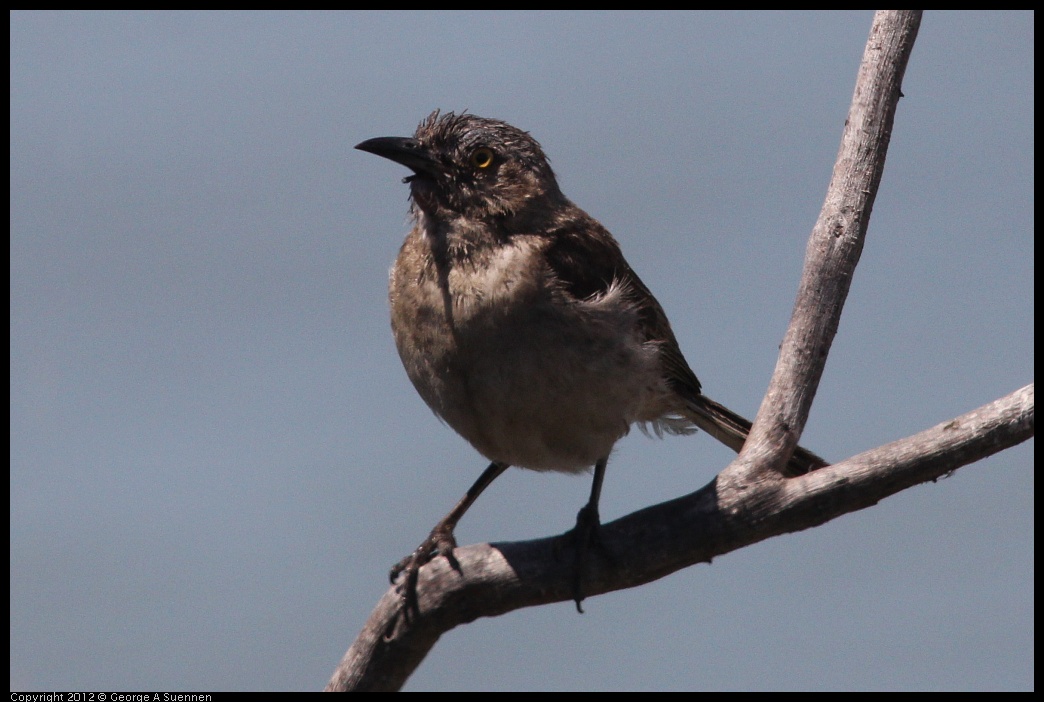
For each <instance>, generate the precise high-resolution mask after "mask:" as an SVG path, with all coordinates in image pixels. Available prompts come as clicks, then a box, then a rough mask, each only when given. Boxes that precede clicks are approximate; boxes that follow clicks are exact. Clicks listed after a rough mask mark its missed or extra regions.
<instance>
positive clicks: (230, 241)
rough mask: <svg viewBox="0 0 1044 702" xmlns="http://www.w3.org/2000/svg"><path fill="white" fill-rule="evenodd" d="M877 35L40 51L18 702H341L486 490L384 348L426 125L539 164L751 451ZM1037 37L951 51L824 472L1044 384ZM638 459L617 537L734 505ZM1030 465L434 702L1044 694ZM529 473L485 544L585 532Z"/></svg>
mask: <svg viewBox="0 0 1044 702" xmlns="http://www.w3.org/2000/svg"><path fill="white" fill-rule="evenodd" d="M870 22H871V13H870V12H848V13H812V14H808V13H804V12H792V13H753V14H747V13H723V14H719V13H681V14H660V13H656V14H649V13H637V14H622V13H496V14H473V13H430V14H425V13H401V14H393V13H366V14H360V13H332V14H327V13H317V14H313V13H307V14H305V13H293V14H267V13H262V14H253V13H251V14H242V13H116V14H111V13H87V14H84V13H63V12H29V13H23V12H15V13H13V14H12V15H11V260H12V263H11V686H12V689H37V690H43V689H59V690H68V689H76V690H129V689H184V690H250V689H268V690H284V689H286V690H291V689H304V690H307V689H319V688H321V687H322V686H323V685H324V684H325V683H326V681H327V679H328V677H329V675H330V673H331V672H332V670H333V668H334V666H335V664H336V663H337V661H338V660H339V659H340V657H341V655H342V654H343V653H344V651H345V649H346V648H347V647H348V645H349V644H350V643H351V641H352V640H353V638H354V637H355V635H356V633H357V632H358V630H359V628H360V626H361V625H362V623H363V622H364V621H365V619H366V617H367V616H368V614H369V612H370V610H371V608H372V607H373V605H374V604H375V602H376V601H377V599H378V597H379V596H380V595H381V593H382V592H384V590H385V588H386V587H387V582H386V574H387V571H388V567H389V566H390V565H391V564H392V563H393V562H395V561H396V560H398V559H399V558H400V557H401V556H403V555H405V554H406V553H407V552H409V551H410V550H412V549H413V548H414V547H415V546H416V545H417V543H419V541H420V540H421V539H422V538H423V537H424V536H425V535H426V533H427V531H428V530H429V529H430V528H431V526H432V525H433V524H434V523H435V521H437V519H438V518H439V517H441V516H442V515H443V514H444V513H445V512H446V511H447V510H448V509H449V507H450V506H451V505H452V504H453V502H454V501H455V500H456V499H457V498H458V497H459V496H460V495H461V494H463V491H464V490H465V489H466V488H467V487H468V485H470V484H471V482H472V481H473V480H474V479H475V477H477V476H478V474H479V472H480V471H481V470H482V469H483V468H484V467H485V463H484V462H483V460H482V459H481V457H480V456H479V455H478V454H477V453H476V452H475V451H474V450H473V449H472V448H471V447H470V446H469V445H468V444H467V443H466V442H464V441H463V440H462V439H460V438H459V437H457V436H456V435H455V434H454V433H453V431H452V430H450V429H449V428H448V427H446V426H445V425H442V424H440V423H439V421H438V420H437V419H436V418H435V417H434V416H433V415H432V413H431V412H430V411H429V410H428V409H427V408H426V407H425V405H424V404H423V402H422V401H421V400H420V398H419V397H418V396H417V395H416V393H415V392H414V390H413V388H412V387H411V386H410V383H409V381H408V380H407V378H406V375H405V373H404V372H403V371H402V368H401V366H400V363H399V360H398V357H397V355H396V353H395V349H394V346H393V344H392V339H391V334H390V331H389V328H388V321H387V301H386V285H387V277H386V276H387V271H388V267H389V265H390V264H391V261H392V260H393V258H394V256H395V253H396V251H397V249H398V246H399V244H400V242H401V240H402V237H403V235H404V233H405V231H406V208H407V200H406V196H407V189H406V187H405V186H404V185H402V184H401V182H400V179H401V178H402V177H403V176H404V175H406V173H407V172H406V170H405V169H403V168H402V167H401V166H398V165H396V164H393V163H391V162H387V161H384V160H382V159H378V158H375V157H374V156H372V155H369V154H365V153H362V152H357V151H354V150H352V146H353V145H354V144H356V143H357V142H359V141H361V140H363V139H365V138H368V137H373V136H385V135H408V134H410V133H412V131H413V129H414V128H415V126H416V124H417V122H418V121H419V120H420V119H421V118H422V117H424V116H425V115H426V114H428V112H430V111H431V110H432V109H434V108H436V107H439V108H442V109H445V110H457V111H459V110H462V109H468V110H470V111H471V112H474V113H476V114H479V115H483V116H490V117H497V118H500V119H504V120H506V121H509V122H511V123H513V124H516V125H517V126H519V127H521V128H523V129H526V130H528V131H530V132H531V133H532V134H533V135H534V136H535V137H536V138H537V139H538V140H539V141H540V142H541V143H542V144H543V146H544V149H545V151H546V152H547V153H548V154H549V155H550V157H551V161H552V165H553V166H554V167H555V169H556V172H557V174H558V176H559V180H560V182H561V184H562V187H563V190H564V191H565V192H566V194H567V195H569V196H570V197H571V198H572V199H573V200H574V201H575V202H576V203H577V204H579V205H580V206H581V207H583V208H585V209H586V210H587V211H588V212H590V213H591V214H592V215H594V216H595V217H597V218H598V219H600V220H601V221H602V222H603V223H604V224H605V225H606V226H607V227H608V228H609V229H610V230H611V231H612V232H613V233H614V235H615V236H616V237H617V239H618V240H619V241H620V243H621V245H622V247H623V250H624V252H625V253H626V255H627V256H628V259H629V261H630V262H631V264H632V266H633V267H634V268H635V269H636V270H637V272H638V273H639V275H641V277H642V278H643V280H644V281H645V282H646V283H647V284H648V285H649V287H650V288H651V289H652V290H653V291H654V293H655V294H656V295H657V297H658V298H659V300H660V302H661V303H662V304H663V306H664V307H665V309H666V311H667V313H668V315H669V316H670V318H671V320H672V323H673V326H674V329H675V332H676V334H677V336H678V339H679V342H680V344H681V347H682V350H683V351H684V352H685V354H686V357H687V358H688V360H689V363H690V365H691V366H692V367H693V369H694V370H695V371H696V373H697V375H699V377H700V379H701V380H702V381H703V384H704V387H705V390H706V392H707V394H708V395H710V396H711V397H713V398H715V399H717V400H719V401H721V402H723V403H725V404H727V405H729V406H730V407H732V408H733V409H735V410H736V411H739V412H742V413H744V414H747V415H748V416H753V414H754V413H755V412H756V410H757V407H758V404H759V403H760V400H761V396H762V394H763V392H764V389H765V386H766V384H767V382H768V379H769V377H770V375H771V373H772V369H773V365H774V363H775V359H776V354H777V349H778V345H779V342H780V340H781V338H782V335H783V331H784V329H785V326H786V323H787V321H788V319H789V315H790V311H791V306H792V304H793V296H794V293H795V291H796V286H797V280H798V276H799V274H800V270H801V263H802V257H803V253H804V247H805V243H806V240H807V237H808V234H809V232H810V231H811V228H812V225H813V223H814V222H815V219H816V216H817V214H818V211H819V208H820V205H821V203H822V198H823V195H824V193H825V190H826V185H827V181H828V179H829V176H830V171H831V168H832V165H833V161H834V157H835V155H836V153H837V147H838V143H839V139H840V135H841V129H842V125H843V122H844V119H845V114H846V111H847V108H848V105H849V101H850V98H851V95H852V89H853V85H854V80H855V74H856V68H857V66H858V62H859V59H860V57H861V54H862V51H863V47H864V45H865V41H866V37H867V34H868V32H869V28H870ZM1032 63H1033V14H1032V13H1024V12H1023V13H1008V12H928V13H927V14H926V15H925V18H924V21H923V24H922V27H921V32H920V36H919V37H918V40H917V44H916V46H915V47H914V51H913V57H912V59H911V61H910V66H909V69H908V70H907V73H906V79H905V82H904V86H903V89H904V92H905V94H906V97H905V98H904V99H903V100H902V101H901V103H900V106H899V112H898V116H897V118H896V122H895V130H894V133H893V136H892V141H891V149H890V152H889V157H888V162H887V166H886V169H885V174H884V181H883V184H882V187H881V191H880V194H879V196H878V198H877V202H876V205H875V207H874V212H873V217H872V219H871V222H870V231H869V235H868V238H867V244H866V248H865V250H864V252H863V258H862V261H861V264H860V266H859V268H858V269H857V271H856V277H855V280H854V283H853V285H852V290H851V294H850V297H849V300H848V303H847V306H846V308H845V313H844V316H843V317H842V320H841V327H840V331H839V334H838V336H837V339H836V341H835V343H834V346H833V349H832V352H831V356H830V359H829V363H828V365H827V369H826V373H825V374H824V377H823V380H822V384H821V386H820V388H819V393H818V395H817V397H816V402H815V405H814V406H813V409H812V414H811V418H810V421H809V425H808V428H807V429H806V432H805V435H804V438H803V440H802V443H803V444H805V445H806V446H808V447H809V448H811V449H813V450H815V451H816V452H818V453H820V454H822V455H823V456H825V457H827V458H828V459H830V460H835V461H836V460H840V459H843V458H846V457H848V456H851V455H853V454H855V453H857V452H860V451H863V450H866V449H869V448H872V447H875V446H878V445H880V444H882V443H885V442H888V441H892V440H895V439H898V438H902V437H905V436H908V435H910V434H912V433H915V432H917V431H919V430H922V429H925V428H927V427H930V426H933V425H935V424H937V423H939V422H943V421H946V420H948V419H950V418H952V417H954V416H956V415H958V414H961V413H963V412H966V411H968V410H971V409H974V408H975V407H978V406H980V405H982V404H985V403H987V402H989V401H991V400H993V399H995V398H997V397H999V396H1001V395H1005V394H1007V393H1009V392H1011V391H1013V390H1015V389H1017V388H1019V387H1021V386H1023V385H1025V384H1027V383H1029V382H1032V380H1033V303H1032V292H1033V253H1034V245H1033V225H1034V221H1033V195H1032V193H1033V176H1034V171H1033V150H1034V144H1033V140H1034V132H1033V68H1032ZM729 457H730V454H729V452H728V451H727V449H724V448H722V447H721V446H719V445H718V444H717V443H716V442H715V441H713V440H711V439H709V438H708V437H706V436H703V435H697V436H694V437H671V438H668V439H665V440H663V441H657V440H652V439H649V438H646V437H644V436H642V435H641V434H640V433H639V432H633V433H632V435H630V436H629V437H627V438H626V439H624V440H623V441H621V442H620V444H619V445H618V447H617V450H616V451H615V453H614V455H613V457H612V460H611V461H610V465H609V471H608V474H607V478H606V484H605V489H604V491H603V501H602V516H603V518H604V519H605V520H611V519H615V518H617V517H619V516H622V515H624V514H627V513H629V512H632V511H634V510H636V509H639V508H641V507H645V506H647V505H650V504H653V503H656V502H660V501H663V500H666V499H670V498H673V497H677V496H679V495H682V494H686V493H689V492H692V491H694V490H696V489H698V488H699V487H701V486H702V485H704V484H706V483H707V482H708V481H709V480H710V479H711V478H712V477H713V476H714V474H715V473H716V472H717V471H718V470H720V469H721V468H722V467H724V466H725V465H726V463H727V462H728V461H729ZM1032 469H1033V442H1032V441H1030V442H1028V443H1027V444H1024V445H1022V446H1019V447H1017V448H1015V449H1013V450H1009V451H1006V452H1004V453H1001V454H999V455H997V456H995V457H992V458H990V459H987V460H985V461H982V462H980V463H977V464H974V465H971V466H968V467H965V468H963V469H961V470H959V471H957V472H956V474H954V475H953V476H952V477H950V478H948V479H944V480H940V481H938V482H937V483H934V484H928V485H924V486H919V487H916V488H913V489H911V490H908V491H906V492H903V493H901V494H900V495H897V496H895V497H892V498H889V499H887V500H885V501H883V502H882V503H880V504H879V505H877V506H875V507H873V508H871V509H867V510H864V511H862V512H859V513H856V514H852V515H848V516H845V517H842V518H840V519H838V520H835V521H833V522H831V523H829V524H827V525H824V526H822V527H819V528H816V529H812V530H809V531H805V532H802V533H799V534H791V535H786V536H782V537H778V538H774V539H771V540H769V541H767V542H763V543H760V544H757V545H755V546H753V547H750V548H747V549H743V550H742V551H739V552H736V553H733V554H729V555H726V556H723V557H721V558H717V559H715V561H714V564H713V565H711V566H707V565H700V566H696V567H693V568H689V569H686V570H684V571H681V572H679V573H676V574H674V575H671V576H669V577H667V578H664V579H663V580H660V581H658V582H656V583H652V584H650V585H647V586H644V587H641V588H637V589H634V590H629V591H626V592H619V593H613V594H610V595H606V596H602V597H596V598H592V599H589V600H588V601H587V602H586V603H585V609H586V610H587V614H585V615H583V616H579V615H577V614H576V613H575V611H574V608H573V605H572V603H571V602H566V603H562V604H558V605H553V606H547V607H540V608H534V609H529V610H525V611H520V612H514V613H511V614H509V615H506V616H503V617H499V618H496V619H483V620H480V621H477V622H475V623H473V624H471V625H468V626H464V627H460V628H458V629H456V630H454V631H452V632H450V633H449V634H447V635H446V636H444V637H443V638H442V640H441V641H440V642H439V643H438V645H437V646H436V647H435V649H434V650H433V651H432V653H431V655H430V656H429V657H428V658H427V659H426V660H425V662H424V664H423V665H422V666H421V667H420V668H419V669H418V671H417V672H416V673H415V675H414V676H413V677H412V678H411V680H410V681H409V683H408V686H407V689H412V690H448V689H476V690H477V689H483V690H513V689H517V690H544V689H548V690H550V689H563V690H608V689H631V690H685V689H691V690H711V689H722V690H741V689H788V690H789V689H811V690H826V689H844V690H849V689H924V690H943V689H946V690H960V689H1005V690H1009V689H1021V690H1028V689H1032V687H1033V654H1034V651H1033V604H1034V602H1033V581H1034V578H1033V536H1032V534H1033V470H1032ZM588 490H589V480H588V479H587V478H577V477H575V476H564V475H548V474H538V473H531V472H525V471H520V470H513V471H509V472H508V473H507V474H505V475H504V476H503V477H502V478H501V479H500V480H498V481H497V482H496V483H495V484H494V485H493V486H492V487H491V488H490V489H489V490H488V491H487V493H486V494H485V495H483V497H482V499H481V500H479V502H478V504H477V505H476V506H475V507H474V508H473V509H472V510H471V512H469V513H468V515H467V516H466V517H465V518H464V520H463V522H462V523H461V524H460V527H459V528H458V531H457V536H458V539H459V541H460V542H461V543H462V544H465V543H474V542H480V541H507V540H522V539H528V538H535V537H542V536H549V535H552V534H556V533H561V532H564V531H566V530H567V529H569V528H570V527H572V525H573V522H574V519H575V515H576V511H577V509H579V507H580V506H581V505H582V504H583V502H584V500H585V499H586V496H587V492H588Z"/></svg>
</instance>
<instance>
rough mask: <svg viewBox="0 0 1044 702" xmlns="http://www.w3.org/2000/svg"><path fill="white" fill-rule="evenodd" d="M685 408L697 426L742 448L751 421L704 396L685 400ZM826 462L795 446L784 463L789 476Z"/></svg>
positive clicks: (820, 465) (735, 447) (734, 446)
mask: <svg viewBox="0 0 1044 702" xmlns="http://www.w3.org/2000/svg"><path fill="white" fill-rule="evenodd" d="M686 410H688V411H687V412H686V413H685V416H686V418H687V419H689V420H690V421H692V423H693V424H695V425H696V426H697V427H699V428H700V429H702V430H703V431H705V432H707V433H708V434H710V435H711V436H713V437H714V438H715V439H717V440H718V441H720V442H721V443H723V444H725V445H726V446H728V447H729V448H730V449H732V450H733V451H735V452H736V453H739V452H740V449H742V448H743V444H744V443H746V441H747V435H748V434H750V427H751V423H750V421H748V420H747V419H744V418H743V417H741V416H740V415H738V414H736V413H735V412H733V411H732V410H730V409H729V408H728V407H725V406H724V405H719V404H718V403H717V402H715V401H714V400H712V399H710V398H708V397H705V396H703V395H700V396H699V397H698V398H697V399H695V400H689V401H688V402H687V403H686ZM828 465H830V464H829V463H827V462H826V461H824V460H823V459H822V458H820V457H819V456H817V455H816V454H814V453H812V452H811V451H809V450H808V449H804V448H802V447H800V446H798V447H797V448H795V449H794V455H792V456H791V457H790V461H789V462H788V463H787V469H788V471H787V472H788V473H789V474H791V475H804V474H805V473H808V472H810V471H813V470H815V469H816V468H823V467H824V466H828Z"/></svg>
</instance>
